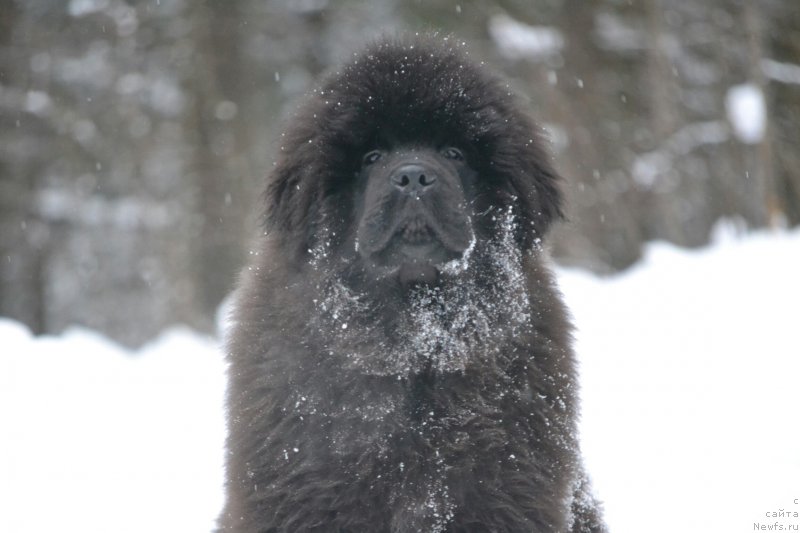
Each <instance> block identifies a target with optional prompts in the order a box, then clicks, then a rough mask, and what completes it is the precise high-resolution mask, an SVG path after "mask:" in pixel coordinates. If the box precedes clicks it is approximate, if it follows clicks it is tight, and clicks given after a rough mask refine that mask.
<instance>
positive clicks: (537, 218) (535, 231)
mask: <svg viewBox="0 0 800 533" xmlns="http://www.w3.org/2000/svg"><path fill="white" fill-rule="evenodd" d="M514 109H515V108H512V107H508V108H507V109H502V108H500V109H498V110H495V111H494V112H493V113H492V115H493V117H494V118H493V119H492V120H491V121H489V122H488V123H487V124H488V125H487V127H485V128H484V129H483V136H482V139H481V140H480V143H479V144H480V146H482V148H483V153H482V154H481V155H480V156H479V157H478V162H477V164H478V165H479V167H480V168H479V169H478V170H479V174H480V175H481V176H483V178H482V179H486V180H488V181H489V184H488V186H489V187H490V190H491V188H495V194H497V193H498V192H499V193H501V194H502V195H503V196H504V197H503V198H498V199H497V203H498V204H499V205H498V206H497V207H500V208H502V207H505V206H512V207H513V213H514V217H515V228H516V229H515V231H516V235H517V239H518V242H519V243H520V245H521V246H522V247H523V249H528V248H530V247H531V246H532V245H533V244H534V243H535V242H537V239H542V238H543V237H544V236H545V234H546V233H547V231H548V230H549V228H550V226H551V225H552V223H553V222H554V221H556V220H558V219H561V218H563V216H564V215H563V210H562V203H563V200H562V197H563V195H562V192H561V188H560V181H561V178H560V177H559V176H558V174H557V173H556V171H555V169H554V168H553V166H552V163H551V161H550V155H549V154H548V152H547V150H545V142H544V141H543V140H542V139H541V135H540V134H539V133H538V131H539V130H538V128H537V127H536V125H535V124H534V122H533V121H532V120H531V119H530V118H529V117H527V116H526V115H524V114H521V113H519V112H518V111H517V112H516V113H515V112H514Z"/></svg>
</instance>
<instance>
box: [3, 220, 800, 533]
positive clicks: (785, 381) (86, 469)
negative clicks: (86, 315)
mask: <svg viewBox="0 0 800 533" xmlns="http://www.w3.org/2000/svg"><path fill="white" fill-rule="evenodd" d="M798 265H800V230H795V231H792V232H774V233H770V232H759V233H753V234H748V235H741V234H738V235H737V234H736V232H734V231H733V230H732V229H731V226H730V225H728V226H724V227H723V228H722V229H721V230H719V231H718V232H717V235H716V237H715V244H714V245H713V246H712V247H710V248H706V249H702V250H699V251H685V250H679V249H676V248H674V247H672V246H669V245H666V244H653V245H651V246H649V248H648V252H647V254H646V258H645V260H644V261H643V262H642V263H641V264H640V265H638V266H637V267H635V268H633V269H632V270H631V271H629V272H626V273H624V274H621V275H617V276H615V277H612V278H607V279H599V278H596V277H594V276H592V275H590V274H587V273H585V272H582V271H577V270H566V271H561V272H560V282H561V286H562V290H563V292H564V294H565V297H566V299H567V301H568V304H569V306H570V307H571V309H572V311H573V314H574V317H575V320H576V323H577V325H578V328H579V329H578V332H577V335H576V340H577V351H578V353H579V355H580V359H581V368H582V379H581V382H582V387H583V389H582V390H583V394H582V396H583V420H582V429H581V431H582V442H583V448H584V454H585V456H586V459H587V464H588V468H589V471H590V474H591V475H592V477H593V481H594V485H595V490H596V492H597V493H598V494H599V495H600V497H601V498H602V499H603V500H604V501H605V507H606V514H607V519H608V522H609V525H610V529H611V531H612V532H613V533H638V532H641V531H648V532H651V533H661V532H664V533H666V532H670V533H672V532H675V531H681V532H685V533H693V532H697V533H700V532H703V533H706V532H719V533H729V532H736V531H753V530H754V524H757V523H760V524H774V523H775V522H776V521H779V522H781V523H783V524H784V530H789V526H792V527H798V524H800V518H793V515H786V514H784V516H783V517H778V518H775V517H773V516H772V514H771V513H776V514H780V510H784V511H788V512H800V505H798V504H795V503H794V502H795V501H798V500H797V499H798V498H800V481H798V480H800V428H798V423H797V420H798V410H800V386H799V385H800V337H799V336H798V331H799V329H798V324H800V322H799V321H798V312H797V308H798V305H800V304H799V303H798V302H800V283H798V280H797V272H798ZM224 371H225V369H224V364H223V363H222V358H221V355H220V353H219V350H218V348H217V342H216V341H215V340H213V339H209V338H205V337H202V336H200V335H197V334H194V333H191V332H189V331H185V330H172V331H170V332H167V333H165V334H164V335H163V336H161V337H160V338H159V339H157V340H155V341H154V342H153V343H152V344H150V345H148V346H146V347H144V348H143V349H142V350H140V351H137V352H134V353H131V352H128V351H125V350H123V349H122V348H120V347H118V346H117V345H115V344H113V343H111V342H110V341H108V340H105V339H104V338H102V337H100V336H99V335H97V334H95V333H93V332H90V331H86V330H77V329H76V330H71V331H68V332H67V333H65V334H63V335H61V336H57V337H39V338H33V337H32V336H31V335H30V334H29V333H28V332H27V331H26V330H25V329H24V328H23V327H22V326H20V325H19V324H17V323H15V322H12V321H10V320H7V319H0V531H3V532H5V531H8V532H13V533H25V532H41V531H62V532H81V533H89V532H98V533H100V532H103V533H105V532H108V531H113V532H115V533H116V532H128V531H130V532H141V531H148V532H162V531H163V532H173V533H174V532H187V533H188V532H199V531H209V530H210V529H211V528H212V526H213V523H214V519H215V517H216V515H217V513H218V512H219V509H220V507H221V505H222V501H223V497H222V460H223V449H222V446H223V438H224V422H223V414H222V405H223V394H224V377H225V376H224Z"/></svg>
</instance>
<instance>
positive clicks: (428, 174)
mask: <svg viewBox="0 0 800 533" xmlns="http://www.w3.org/2000/svg"><path fill="white" fill-rule="evenodd" d="M389 179H390V180H392V185H394V186H395V187H397V188H398V189H399V190H401V191H402V192H404V193H407V194H420V193H422V192H425V191H426V190H428V189H430V188H431V187H433V186H434V185H435V184H436V179H437V178H436V174H435V173H434V172H433V171H432V170H431V169H428V168H425V167H424V166H422V165H416V164H408V165H403V166H401V167H398V168H397V169H395V171H394V172H392V174H391V175H390V176H389Z"/></svg>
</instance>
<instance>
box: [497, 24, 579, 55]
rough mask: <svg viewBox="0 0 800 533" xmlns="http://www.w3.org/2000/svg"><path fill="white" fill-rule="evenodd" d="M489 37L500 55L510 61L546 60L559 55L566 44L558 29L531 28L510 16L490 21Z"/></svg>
mask: <svg viewBox="0 0 800 533" xmlns="http://www.w3.org/2000/svg"><path fill="white" fill-rule="evenodd" d="M489 35H490V36H491V37H492V40H493V41H494V43H495V45H496V46H497V48H498V50H499V51H500V53H501V54H503V55H504V56H505V57H507V58H509V59H530V60H541V59H546V58H548V57H550V56H553V55H556V54H558V53H559V52H560V51H561V50H562V49H563V48H564V42H565V41H564V36H563V35H562V33H561V32H560V31H558V30H557V29H556V28H553V27H549V26H531V25H529V24H525V23H522V22H519V21H517V20H514V19H512V18H511V17H509V16H508V15H495V16H493V17H491V18H490V19H489Z"/></svg>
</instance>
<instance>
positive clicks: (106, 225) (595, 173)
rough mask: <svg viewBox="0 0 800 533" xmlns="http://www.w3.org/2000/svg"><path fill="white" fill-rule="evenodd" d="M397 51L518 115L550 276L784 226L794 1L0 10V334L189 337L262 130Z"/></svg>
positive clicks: (240, 259)
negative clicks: (485, 69) (557, 211)
mask: <svg viewBox="0 0 800 533" xmlns="http://www.w3.org/2000/svg"><path fill="white" fill-rule="evenodd" d="M399 30H411V31H431V30H438V31H441V32H444V33H452V34H453V37H454V38H457V39H459V40H464V41H466V42H467V43H468V48H469V50H470V53H471V55H472V56H473V57H474V58H476V59H478V60H483V61H486V62H487V63H488V64H490V65H491V66H492V67H493V68H495V69H497V70H499V71H500V72H501V73H502V74H504V75H505V76H506V77H507V78H508V79H509V82H510V83H511V85H512V87H514V88H515V89H516V90H517V91H518V92H521V93H523V94H525V95H527V96H528V97H529V98H530V107H531V112H532V114H533V115H534V116H535V117H537V118H538V120H539V121H540V123H541V124H542V125H543V126H544V127H545V129H546V130H547V132H548V134H549V136H550V139H551V142H552V150H553V152H554V155H555V159H556V165H557V167H558V168H559V170H560V171H561V173H562V174H563V175H564V176H565V177H566V181H567V194H568V201H569V206H568V212H569V219H570V220H569V221H568V223H566V224H563V225H562V226H561V227H559V228H558V230H557V231H556V234H555V235H554V236H553V251H554V255H555V257H556V259H557V260H558V261H559V262H560V263H562V264H567V265H577V266H582V267H585V268H589V269H591V270H593V271H595V272H598V273H611V272H615V271H617V270H620V269H624V268H626V267H628V266H630V265H631V264H633V263H634V262H635V261H636V260H637V258H638V257H639V255H640V253H641V250H642V246H643V244H644V243H646V242H647V241H649V240H653V239H665V240H668V241H671V242H673V243H676V244H679V245H683V246H700V245H703V244H704V243H706V242H707V241H708V239H709V235H710V232H711V229H712V227H713V226H714V224H715V223H716V222H717V221H718V220H719V219H720V218H733V219H734V220H736V221H738V223H739V224H740V225H741V226H742V227H743V228H758V227H765V226H795V225H797V224H799V223H800V128H799V127H798V124H800V2H798V0H703V1H694V0H635V1H634V0H631V1H626V0H594V1H586V0H493V1H489V0H461V1H446V0H406V1H401V0H371V1H356V0H341V1H334V0H205V1H192V0H141V1H137V0H17V1H14V0H0V315H2V316H8V317H12V318H15V319H18V320H20V321H22V322H25V323H26V324H28V325H29V326H30V327H31V329H32V330H33V331H35V332H37V333H41V332H58V331H60V330H62V329H64V328H65V327H67V326H69V325H72V324H81V325H85V326H89V327H92V328H95V329H98V330H100V331H103V332H105V333H107V334H108V335H110V336H111V337H113V338H115V339H117V340H119V341H121V342H123V343H125V344H128V345H136V344H139V343H141V342H144V341H146V340H147V339H149V338H151V337H152V336H153V335H155V334H156V333H158V332H159V331H160V330H161V329H162V328H164V327H165V326H168V325H170V324H174V323H185V324H189V325H190V326H192V327H195V328H198V329H201V330H206V331H210V330H211V329H212V328H213V324H214V313H215V311H216V309H217V308H218V306H219V304H220V302H221V301H222V299H223V298H224V297H225V296H226V295H227V294H228V293H229V291H230V290H231V288H232V286H233V284H234V282H235V279H236V275H237V272H238V270H239V269H240V268H241V266H242V264H243V263H244V261H245V260H246V258H247V254H248V252H249V243H250V242H251V240H252V238H253V236H254V235H255V234H256V233H257V232H258V231H259V227H258V223H259V213H260V209H259V206H258V203H259V197H260V192H261V189H262V182H263V179H264V176H265V175H266V174H267V172H268V171H269V169H270V167H271V165H272V162H273V157H274V154H275V152H276V143H277V140H278V139H279V137H280V132H281V130H282V128H283V125H284V124H285V121H286V118H287V117H288V116H289V115H290V114H291V112H292V110H293V109H294V106H296V105H297V103H298V99H299V98H300V97H301V96H302V95H303V94H304V93H305V92H306V91H308V90H310V89H311V88H312V87H313V86H314V83H315V80H316V79H317V76H318V75H319V74H320V73H321V72H324V71H325V70H326V69H328V68H329V67H330V66H331V65H335V64H336V63H338V62H340V61H342V60H346V59H347V58H348V57H350V55H351V54H352V53H353V52H354V51H355V50H357V49H359V48H360V47H361V46H362V45H363V44H364V43H365V42H367V41H369V40H370V39H371V38H373V37H375V36H377V35H380V34H383V33H386V32H396V31H399Z"/></svg>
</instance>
